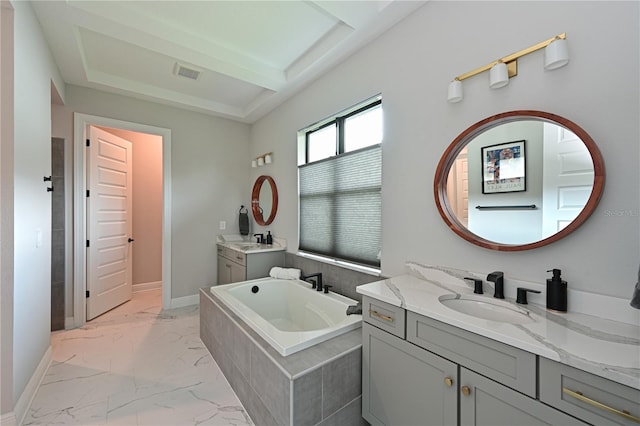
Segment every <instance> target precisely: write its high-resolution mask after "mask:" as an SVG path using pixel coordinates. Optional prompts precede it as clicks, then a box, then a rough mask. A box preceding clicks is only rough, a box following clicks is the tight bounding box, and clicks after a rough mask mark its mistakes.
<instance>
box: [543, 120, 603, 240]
mask: <svg viewBox="0 0 640 426" xmlns="http://www.w3.org/2000/svg"><path fill="white" fill-rule="evenodd" d="M543 158H544V169H543V174H542V180H543V186H544V191H543V193H544V195H543V200H542V203H543V206H542V228H543V229H542V236H543V237H544V238H546V237H549V236H551V235H553V234H555V233H556V232H558V231H560V230H562V229H563V228H564V227H566V226H567V225H569V224H570V223H571V222H572V221H573V220H574V219H575V218H576V217H577V216H578V215H579V214H580V212H581V211H582V209H583V207H584V205H585V204H586V202H587V200H588V199H589V196H590V195H591V190H592V188H593V179H594V173H593V161H592V160H591V155H590V154H589V150H588V149H587V147H586V146H585V144H584V143H583V142H582V140H580V138H578V136H576V135H575V134H574V133H572V132H571V131H569V130H568V129H565V128H563V127H560V126H556V125H551V124H547V123H545V124H544V156H543Z"/></svg>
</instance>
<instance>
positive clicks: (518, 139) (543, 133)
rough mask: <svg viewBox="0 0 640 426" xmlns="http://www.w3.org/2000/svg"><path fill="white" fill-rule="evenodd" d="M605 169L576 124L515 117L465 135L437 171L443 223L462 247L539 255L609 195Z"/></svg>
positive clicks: (527, 114) (532, 115) (489, 121)
mask: <svg viewBox="0 0 640 426" xmlns="http://www.w3.org/2000/svg"><path fill="white" fill-rule="evenodd" d="M604 180H605V172H604V162H603V160H602V156H601V155H600V151H599V150H598V147H597V146H596V144H595V142H594V141H593V139H591V137H590V136H589V135H588V134H587V132H585V131H584V130H583V129H582V128H580V127H579V126H578V125H577V124H575V123H573V122H571V121H569V120H567V119H566V118H563V117H560V116H558V115H555V114H550V113H547V112H542V111H528V110H523V111H511V112H506V113H502V114H498V115H494V116H492V117H489V118H486V119H484V120H482V121H480V122H478V123H476V124H474V125H472V126H471V127H469V128H468V129H466V130H465V131H464V132H462V133H461V134H460V135H459V136H458V137H457V138H456V139H455V140H454V141H453V142H452V143H451V145H449V147H448V148H447V150H446V151H445V153H444V155H443V156H442V158H441V159H440V162H439V163H438V167H437V169H436V176H435V180H434V195H435V199H436V205H437V207H438V211H439V212H440V215H441V216H442V218H443V219H444V221H445V222H446V223H447V225H448V226H449V227H450V228H451V229H452V230H453V231H454V232H455V233H456V234H458V235H459V236H461V237H462V238H464V239H465V240H467V241H469V242H471V243H473V244H476V245H478V246H481V247H485V248H488V249H493V250H502V251H518V250H529V249H533V248H537V247H542V246H545V245H547V244H550V243H552V242H554V241H557V240H559V239H561V238H563V237H565V236H567V235H569V234H570V233H571V232H573V231H574V230H575V229H576V228H578V227H579V226H580V225H581V224H582V223H584V221H585V220H586V219H587V218H588V217H589V215H591V213H592V212H593V211H594V209H595V207H596V205H597V204H598V201H599V200H600V197H601V196H602V191H603V189H604Z"/></svg>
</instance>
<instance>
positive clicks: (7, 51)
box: [0, 1, 14, 423]
mask: <svg viewBox="0 0 640 426" xmlns="http://www.w3.org/2000/svg"><path fill="white" fill-rule="evenodd" d="M0 52H1V54H0V377H1V378H2V379H1V382H0V423H2V422H3V421H6V422H7V423H9V419H8V417H9V416H13V414H12V412H13V350H12V348H13V127H14V123H13V93H14V92H13V56H14V55H13V7H11V4H9V3H8V2H6V1H2V2H1V3H0ZM5 419H6V420H5Z"/></svg>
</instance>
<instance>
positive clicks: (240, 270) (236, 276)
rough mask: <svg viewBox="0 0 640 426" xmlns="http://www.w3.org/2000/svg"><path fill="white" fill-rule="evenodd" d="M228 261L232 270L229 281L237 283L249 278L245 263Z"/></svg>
mask: <svg viewBox="0 0 640 426" xmlns="http://www.w3.org/2000/svg"><path fill="white" fill-rule="evenodd" d="M228 263H229V269H230V270H231V281H229V282H232V283H237V282H240V281H246V280H247V268H246V267H245V266H244V265H238V264H237V263H235V262H228Z"/></svg>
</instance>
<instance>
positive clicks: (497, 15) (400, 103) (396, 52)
mask: <svg viewBox="0 0 640 426" xmlns="http://www.w3.org/2000/svg"><path fill="white" fill-rule="evenodd" d="M638 6H639V4H638V2H608V1H607V2H437V1H436V2H428V3H427V4H426V5H425V6H423V7H422V8H420V9H419V10H418V11H417V12H416V13H414V14H413V15H411V16H409V17H408V18H407V19H405V20H404V21H402V22H401V23H400V24H399V25H397V26H396V27H394V28H392V29H391V30H389V31H388V32H387V33H385V34H384V35H382V36H381V37H380V38H378V39H377V40H376V41H374V42H373V43H371V44H370V45H369V46H367V47H365V48H363V49H362V50H361V51H360V52H358V53H357V54H355V55H353V56H352V57H351V58H349V59H348V60H347V61H345V62H344V63H342V64H341V65H340V66H337V67H335V68H334V69H333V70H332V71H331V72H329V73H328V74H326V75H324V76H323V77H321V78H319V79H318V80H316V81H315V82H314V83H313V84H311V85H310V86H309V87H307V88H306V89H305V90H304V91H303V92H301V93H300V94H298V95H297V96H295V97H294V98H292V99H290V100H289V101H288V102H286V103H285V104H283V105H281V106H280V107H279V108H278V109H277V110H275V111H273V112H272V113H271V114H269V115H268V116H266V117H264V118H263V119H261V120H260V121H258V122H257V123H255V124H254V125H253V126H252V129H251V141H252V146H251V155H252V156H253V155H259V154H260V153H263V152H268V151H274V164H272V165H271V168H270V170H269V173H270V174H271V175H272V176H273V177H274V179H275V181H276V182H277V184H278V190H279V195H280V207H279V209H278V216H277V217H276V219H275V221H274V223H273V224H272V225H271V226H270V229H271V230H272V231H273V232H274V234H275V235H277V236H280V237H284V238H286V239H287V240H288V241H289V249H288V251H290V252H295V251H296V248H297V247H296V242H297V237H298V229H297V212H298V210H297V169H296V132H297V131H298V130H299V129H301V128H303V127H305V126H307V125H309V124H310V123H314V122H316V121H318V120H320V119H322V118H324V117H327V116H329V115H331V114H332V113H335V112H336V111H340V110H342V109H344V108H346V107H348V106H351V105H353V104H355V103H357V102H359V101H361V100H363V99H367V98H369V97H370V96H372V95H374V94H376V93H382V96H383V107H384V114H385V118H384V119H385V139H384V142H383V189H382V191H383V240H382V272H383V274H384V275H387V276H389V275H396V274H400V273H403V272H404V263H405V261H406V260H416V261H420V262H422V263H428V264H438V265H447V266H451V267H457V268H461V269H470V270H475V271H484V272H490V271H492V270H503V271H504V272H505V274H506V277H507V283H508V278H518V279H523V280H531V281H536V282H539V283H543V282H544V280H545V279H546V276H547V273H546V272H545V271H546V270H547V269H550V268H552V267H556V268H561V269H562V270H563V277H564V278H565V279H566V280H568V282H569V286H571V287H572V288H575V289H581V290H585V291H589V292H593V293H601V294H607V295H612V296H619V297H625V298H630V297H631V291H632V286H633V283H635V276H636V273H637V269H638V261H639V260H640V245H639V240H640V220H638V219H639V218H638V215H639V213H640V206H639V200H640V194H639V191H638V183H639V181H640V178H639V168H638V160H639V158H640V154H639V149H638V145H639V142H638V141H639V139H640V132H639V128H638V126H639V123H638V116H639V115H640V110H639V108H640V103H639V102H638V93H639V87H638V86H639V85H638V83H639V80H638V75H639V72H640V70H639V67H638V61H639V59H638V55H639V52H640V49H639V47H638V44H639V34H638V28H639V27H640V25H639V22H638V17H639V10H638ZM562 32H566V33H567V40H568V43H569V50H570V55H571V61H570V63H569V65H568V66H566V67H564V68H561V69H558V70H555V71H544V69H543V52H536V53H533V54H531V55H528V56H526V57H524V58H522V59H520V61H519V64H518V67H519V75H518V76H517V77H515V78H513V79H511V81H510V84H509V85H508V86H507V87H505V88H502V89H498V90H491V89H489V87H488V86H489V85H488V75H487V74H486V73H484V74H482V75H478V76H475V77H472V78H470V79H468V80H465V81H464V82H463V85H464V91H465V99H464V100H463V101H462V102H461V103H458V104H449V103H447V101H446V96H447V85H448V83H449V81H451V79H452V78H453V77H455V76H456V75H460V74H462V73H464V72H467V71H470V70H472V69H474V68H476V67H479V66H482V65H484V64H487V63H489V62H491V61H493V60H495V59H497V58H499V57H501V56H504V55H508V54H510V53H512V52H516V51H518V50H520V49H523V48H525V47H528V46H530V45H533V44H535V43H537V42H540V41H542V40H546V39H548V38H550V37H552V36H554V35H556V34H560V33H562ZM612 46H613V48H612ZM517 109H536V110H543V111H548V112H552V113H555V114H558V115H561V116H564V117H566V118H568V119H570V120H572V121H574V122H575V123H577V124H578V125H580V126H581V127H583V128H584V129H585V130H586V131H587V132H588V133H589V134H590V135H591V136H592V137H593V138H594V140H595V141H596V143H598V146H599V148H600V150H601V152H602V155H603V157H604V160H605V162H606V165H607V182H606V187H605V191H604V195H603V197H602V199H601V201H600V204H599V206H598V208H597V209H596V211H595V212H594V214H593V215H592V217H591V218H589V220H588V221H587V222H586V223H585V224H584V225H583V226H582V227H581V228H579V229H578V230H577V231H576V232H574V233H573V234H571V235H570V236H568V237H567V238H565V239H563V240H561V241H559V242H556V243H554V244H552V245H550V246H547V247H543V248H539V249H535V250H531V251H525V252H513V253H504V252H496V251H491V250H487V249H484V248H480V247H477V246H474V245H472V244H470V243H468V242H466V241H465V240H463V239H461V238H459V237H458V236H457V235H455V234H454V233H453V232H451V230H449V229H448V228H447V226H446V225H445V223H444V221H443V220H442V219H441V217H440V215H439V214H438V211H437V209H436V205H435V201H434V197H433V189H432V188H433V186H432V185H433V176H434V174H435V170H436V166H437V163H438V160H439V158H440V156H441V155H442V153H443V152H444V151H445V149H446V148H447V146H448V145H449V144H450V143H451V141H453V139H454V138H455V137H456V136H457V135H458V134H459V133H460V132H462V131H463V130H464V129H466V128H467V127H469V126H470V125H472V124H474V123H476V122H478V121H480V120H481V119H483V118H486V117H488V116H491V115H494V114H497V113H500V112H505V111H511V110H517ZM261 171H262V170H259V169H257V170H251V173H252V178H253V179H255V178H256V177H257V174H258V172H261ZM603 247H606V250H603Z"/></svg>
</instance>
